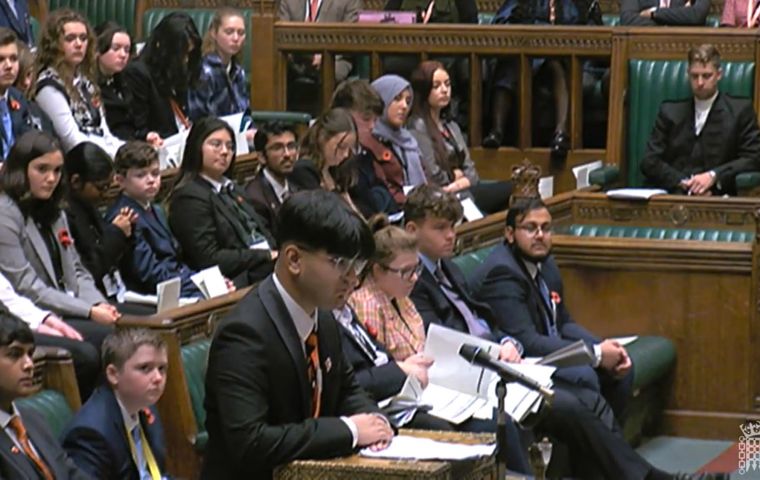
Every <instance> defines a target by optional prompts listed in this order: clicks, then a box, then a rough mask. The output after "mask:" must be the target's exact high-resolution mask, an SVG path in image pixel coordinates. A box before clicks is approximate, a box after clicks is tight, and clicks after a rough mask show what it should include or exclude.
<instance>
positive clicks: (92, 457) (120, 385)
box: [63, 329, 168, 480]
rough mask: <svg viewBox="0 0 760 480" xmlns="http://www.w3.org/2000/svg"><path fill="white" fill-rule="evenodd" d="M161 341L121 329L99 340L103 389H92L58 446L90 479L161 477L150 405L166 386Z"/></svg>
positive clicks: (158, 436)
mask: <svg viewBox="0 0 760 480" xmlns="http://www.w3.org/2000/svg"><path fill="white" fill-rule="evenodd" d="M167 364H168V358H167V352H166V343H165V342H164V341H163V340H162V339H161V337H160V336H159V335H158V334H157V333H156V332H154V331H151V330H147V329H121V330H118V331H117V332H116V333H113V334H111V335H109V336H108V338H106V340H105V341H104V342H103V365H105V376H106V380H107V385H103V386H101V387H99V388H98V389H96V390H95V392H94V393H93V394H92V396H91V397H90V398H89V400H87V402H86V403H85V404H84V405H83V406H82V408H81V409H80V410H79V412H78V413H77V415H76V416H75V417H74V419H73V420H72V421H71V423H70V424H69V426H68V427H67V429H66V431H65V432H64V434H63V447H64V448H65V449H66V451H67V452H68V454H69V455H70V456H71V458H72V459H73V460H74V462H76V464H77V465H78V466H79V468H81V469H82V470H84V471H85V472H87V473H88V474H90V475H92V476H93V478H121V479H125V480H139V479H143V478H152V479H156V478H164V476H165V472H166V471H165V469H164V468H165V467H164V465H165V462H164V461H165V457H166V447H165V443H164V435H163V430H162V428H161V422H160V421H159V419H158V414H157V412H156V408H155V403H156V402H157V401H158V399H159V398H161V395H162V394H163V393H164V387H165V386H166V367H167Z"/></svg>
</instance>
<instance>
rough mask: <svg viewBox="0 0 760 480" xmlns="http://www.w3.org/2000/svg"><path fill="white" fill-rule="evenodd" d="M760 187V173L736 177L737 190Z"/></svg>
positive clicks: (742, 174) (746, 173) (748, 173)
mask: <svg viewBox="0 0 760 480" xmlns="http://www.w3.org/2000/svg"><path fill="white" fill-rule="evenodd" d="M759 186H760V172H745V173H740V174H739V175H737V176H736V190H738V191H741V190H750V189H753V188H755V187H759Z"/></svg>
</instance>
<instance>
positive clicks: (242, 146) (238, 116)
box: [219, 112, 251, 155]
mask: <svg viewBox="0 0 760 480" xmlns="http://www.w3.org/2000/svg"><path fill="white" fill-rule="evenodd" d="M244 116H245V112H240V113H233V114H232V115H225V116H223V117H219V118H220V120H223V121H224V122H226V123H227V125H229V126H230V128H231V129H232V131H233V132H235V146H236V152H235V154H236V155H245V154H246V153H249V152H250V149H249V148H248V139H247V138H246V137H245V131H246V130H248V127H249V126H250V124H251V122H245V123H243V117H244Z"/></svg>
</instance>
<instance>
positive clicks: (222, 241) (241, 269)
mask: <svg viewBox="0 0 760 480" xmlns="http://www.w3.org/2000/svg"><path fill="white" fill-rule="evenodd" d="M236 193H237V195H239V196H240V198H242V199H245V198H246V196H245V192H243V191H242V190H241V189H239V188H237V187H236ZM241 206H242V207H243V208H245V209H246V210H247V211H248V214H249V215H251V216H252V217H253V218H254V220H255V221H256V223H257V225H259V226H260V228H259V230H260V231H261V232H262V233H263V234H264V235H265V236H266V237H267V239H268V241H269V245H270V246H271V247H272V248H274V245H275V241H274V239H273V238H271V235H270V234H269V226H268V225H267V223H266V221H265V220H264V219H263V218H262V217H261V216H260V215H259V214H258V213H256V211H255V210H254V209H253V207H252V206H250V205H249V204H248V203H247V202H245V201H243V202H242V203H241ZM169 226H170V227H171V230H172V232H174V236H175V238H177V240H179V242H180V244H181V246H182V251H183V252H184V254H185V261H186V262H187V264H188V265H189V266H190V268H192V269H194V270H201V269H204V268H206V267H211V266H213V265H219V269H220V270H221V271H222V274H223V275H224V276H226V277H228V278H230V279H233V280H234V281H235V282H236V284H237V285H238V286H243V285H248V284H250V283H253V282H257V281H259V280H261V279H263V278H264V277H266V276H267V275H268V274H269V273H270V272H271V271H272V256H271V253H270V252H269V251H268V250H251V249H249V248H248V244H247V243H246V239H247V238H248V232H243V231H242V230H241V228H240V227H239V224H238V221H237V217H236V216H235V213H234V212H231V211H230V209H229V207H227V205H226V204H225V203H224V202H223V201H222V200H221V199H220V198H219V195H218V194H217V193H216V192H215V191H214V189H213V188H212V187H211V184H210V183H208V182H207V181H205V180H203V179H202V178H200V177H196V178H195V179H192V180H189V181H188V182H187V183H185V184H184V185H181V186H179V188H177V189H176V190H175V191H174V193H173V194H172V198H171V206H170V208H169Z"/></svg>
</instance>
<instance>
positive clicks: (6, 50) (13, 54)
mask: <svg viewBox="0 0 760 480" xmlns="http://www.w3.org/2000/svg"><path fill="white" fill-rule="evenodd" d="M0 4H2V2H0ZM18 58H19V50H18V43H17V38H16V34H15V33H13V31H12V30H11V29H9V28H5V27H0V154H1V155H2V158H3V159H4V158H6V157H8V153H10V151H11V148H12V147H13V144H14V143H15V142H16V139H17V138H18V137H20V136H21V135H22V134H23V133H24V132H26V131H27V130H30V129H31V128H32V118H31V115H30V113H29V107H28V103H27V101H26V98H24V94H23V93H22V92H21V90H18V89H17V88H16V87H14V86H13V84H14V83H15V82H16V78H17V77H18V69H19V63H18Z"/></svg>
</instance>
